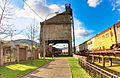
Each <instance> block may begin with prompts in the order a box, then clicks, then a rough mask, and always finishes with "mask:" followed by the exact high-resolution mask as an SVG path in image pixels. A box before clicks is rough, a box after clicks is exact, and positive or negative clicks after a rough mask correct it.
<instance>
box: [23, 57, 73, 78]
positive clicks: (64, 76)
mask: <svg viewBox="0 0 120 78" xmlns="http://www.w3.org/2000/svg"><path fill="white" fill-rule="evenodd" d="M22 78H72V74H71V71H70V67H69V63H68V59H67V58H55V59H54V61H52V62H50V63H48V64H46V65H44V66H42V67H40V68H39V69H37V70H35V71H33V72H31V73H29V74H27V75H25V76H24V77H22Z"/></svg>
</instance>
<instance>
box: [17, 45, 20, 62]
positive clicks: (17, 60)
mask: <svg viewBox="0 0 120 78" xmlns="http://www.w3.org/2000/svg"><path fill="white" fill-rule="evenodd" d="M16 48H17V53H16V60H17V63H19V62H20V60H19V45H16Z"/></svg>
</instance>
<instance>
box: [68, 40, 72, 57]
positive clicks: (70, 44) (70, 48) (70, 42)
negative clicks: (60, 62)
mask: <svg viewBox="0 0 120 78" xmlns="http://www.w3.org/2000/svg"><path fill="white" fill-rule="evenodd" d="M68 45H69V56H72V40H69V44H68Z"/></svg>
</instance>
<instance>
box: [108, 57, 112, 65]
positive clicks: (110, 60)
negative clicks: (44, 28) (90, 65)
mask: <svg viewBox="0 0 120 78" xmlns="http://www.w3.org/2000/svg"><path fill="white" fill-rule="evenodd" d="M109 66H112V58H109Z"/></svg>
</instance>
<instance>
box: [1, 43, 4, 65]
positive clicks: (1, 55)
mask: <svg viewBox="0 0 120 78" xmlns="http://www.w3.org/2000/svg"><path fill="white" fill-rule="evenodd" d="M3 65H4V64H3V43H2V42H1V41H0V66H3Z"/></svg>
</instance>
